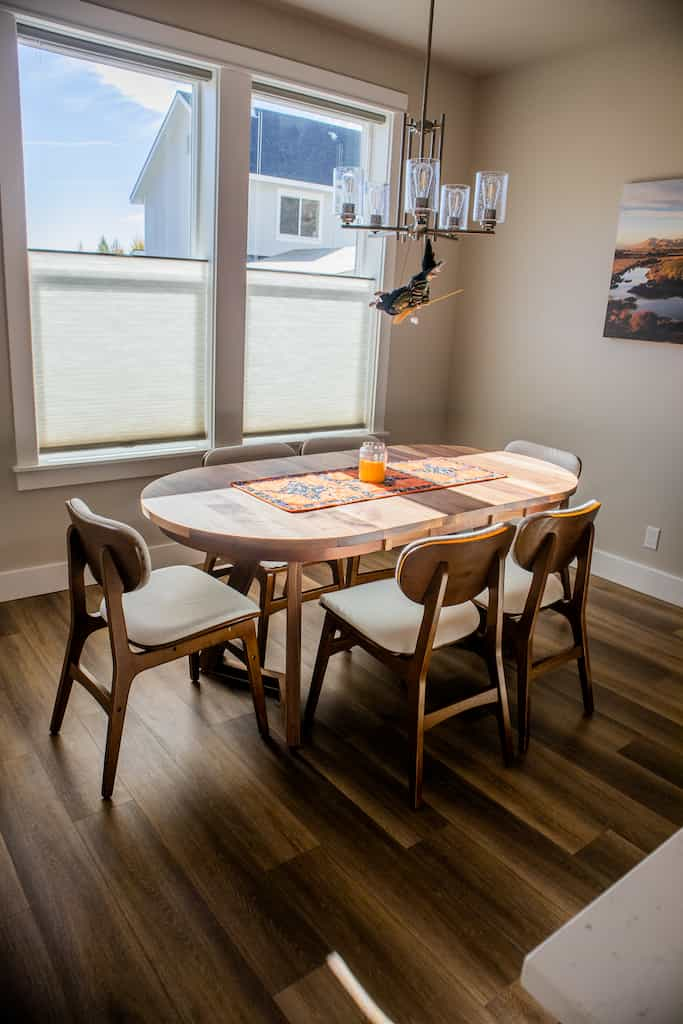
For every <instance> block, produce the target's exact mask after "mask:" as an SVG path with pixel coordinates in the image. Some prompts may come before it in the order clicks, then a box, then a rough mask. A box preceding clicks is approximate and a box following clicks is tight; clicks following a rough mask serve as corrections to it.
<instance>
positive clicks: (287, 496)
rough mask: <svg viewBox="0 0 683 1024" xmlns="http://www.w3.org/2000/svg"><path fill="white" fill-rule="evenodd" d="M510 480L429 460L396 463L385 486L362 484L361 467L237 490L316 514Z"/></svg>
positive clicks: (246, 484)
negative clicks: (450, 488) (463, 485)
mask: <svg viewBox="0 0 683 1024" xmlns="http://www.w3.org/2000/svg"><path fill="white" fill-rule="evenodd" d="M504 476H505V473H495V472H493V471H491V470H488V469H482V467H481V466H473V465H471V464H470V463H466V462H460V461H459V460H458V459H448V458H433V459H429V458H427V459H412V460H410V461H409V462H394V463H390V465H388V466H387V472H386V476H385V478H384V483H382V484H366V483H362V482H361V481H360V480H359V479H358V467H357V466H352V467H350V468H348V469H333V470H323V471H321V472H317V473H298V474H295V475H294V476H274V477H266V478H265V479H263V480H240V481H238V482H236V483H234V484H233V485H232V486H233V487H237V488H238V489H239V490H241V491H246V493H247V494H251V495H253V496H254V497H255V498H259V499H260V500H261V501H265V502H267V503H268V504H269V505H274V506H275V507H276V508H279V509H282V510H283V511H285V512H316V511H318V510H319V509H323V508H335V507H336V506H338V505H353V504H355V503H356V502H359V501H376V500H377V499H378V498H392V497H396V496H397V495H401V494H419V493H421V492H423V491H436V490H441V489H444V488H447V487H457V486H459V485H461V484H474V483H481V482H482V481H484V480H499V479H500V478H501V477H504Z"/></svg>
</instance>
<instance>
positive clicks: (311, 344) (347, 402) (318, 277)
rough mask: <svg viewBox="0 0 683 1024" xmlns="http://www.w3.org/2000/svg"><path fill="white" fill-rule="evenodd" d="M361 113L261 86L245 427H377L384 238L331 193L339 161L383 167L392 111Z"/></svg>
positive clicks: (252, 190)
mask: <svg viewBox="0 0 683 1024" xmlns="http://www.w3.org/2000/svg"><path fill="white" fill-rule="evenodd" d="M363 113H364V112H363V111H362V110H358V111H354V110H349V109H348V108H347V109H342V108H341V106H340V107H339V108H337V109H334V108H333V107H332V105H330V104H327V105H322V104H320V105H317V104H316V103H315V101H314V100H312V99H310V98H308V97H305V96H303V95H302V96H300V97H297V96H293V95H292V93H291V91H290V92H288V93H287V95H286V96H279V97H278V96H275V95H274V94H273V92H272V91H271V92H270V93H269V94H268V95H262V94H259V91H258V87H257V88H256V89H255V90H254V99H253V103H252V119H251V156H250V169H251V173H250V184H249V240H248V245H247V249H248V253H249V262H248V270H247V337H246V377H245V395H244V432H245V434H250V435H260V434H287V433H289V432H297V431H311V430H320V429H330V430H333V429H339V428H341V429H343V428H351V427H369V426H370V425H371V422H370V421H371V418H372V411H373V410H372V405H373V384H374V366H375V361H376V354H377V344H376V343H377V326H378V321H377V314H376V313H374V312H371V311H370V309H369V302H370V299H371V298H372V295H373V293H374V292H375V291H376V289H377V287H378V281H379V279H380V275H381V271H382V264H383V253H384V249H383V242H382V241H381V240H380V239H376V238H375V239H370V240H368V239H363V238H359V237H358V233H356V232H354V231H346V230H344V229H343V228H342V227H341V226H340V224H339V220H338V217H337V216H336V215H335V212H334V206H333V192H332V176H333V171H334V167H335V166H336V165H337V164H340V163H345V164H352V165H360V166H362V167H363V168H364V169H365V170H366V172H367V173H368V174H370V173H371V170H372V168H373V167H374V169H375V170H374V173H382V174H383V175H384V176H386V174H387V171H386V160H387V149H388V146H387V130H386V124H385V120H384V118H381V117H379V118H374V119H370V118H369V117H365V116H363ZM379 168H381V171H378V169H379ZM273 214H274V216H273Z"/></svg>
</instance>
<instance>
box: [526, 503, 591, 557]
mask: <svg viewBox="0 0 683 1024" xmlns="http://www.w3.org/2000/svg"><path fill="white" fill-rule="evenodd" d="M599 511H600V502H599V501H595V500H594V499H593V500H591V501H586V502H585V503H584V504H583V505H577V506H576V507H575V508H566V509H565V508H561V509H556V510H552V511H550V512H536V513H535V514H534V515H531V516H529V517H528V518H527V519H525V520H524V522H523V523H522V524H521V526H520V527H519V530H518V532H517V539H516V541H515V547H514V550H513V557H514V559H515V561H516V562H517V563H518V564H519V565H521V566H522V568H523V569H528V570H529V571H531V572H533V569H534V563H535V561H536V559H537V557H538V555H539V552H540V550H541V548H542V546H543V545H544V543H546V542H548V541H547V538H549V537H551V538H553V542H552V543H553V552H552V557H551V560H550V562H549V564H548V569H547V571H548V572H549V573H550V572H560V570H561V569H566V568H567V566H568V565H569V564H570V563H571V562H573V560H574V559H575V558H576V557H577V555H578V554H579V553H580V548H581V544H582V542H585V540H586V537H587V536H588V535H591V534H592V532H593V522H594V520H595V517H596V516H597V514H598V512H599ZM548 543H550V542H548Z"/></svg>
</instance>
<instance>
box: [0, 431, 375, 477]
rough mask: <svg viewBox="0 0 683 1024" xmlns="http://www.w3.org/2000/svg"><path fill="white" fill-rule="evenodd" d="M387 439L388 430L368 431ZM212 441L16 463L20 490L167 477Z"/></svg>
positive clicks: (294, 436) (288, 438)
mask: <svg viewBox="0 0 683 1024" xmlns="http://www.w3.org/2000/svg"><path fill="white" fill-rule="evenodd" d="M363 432H364V428H363V427H356V428H354V429H349V430H315V431H310V432H303V431H301V432H299V433H290V434H277V435H273V434H268V435H265V436H262V437H256V436H252V437H245V438H244V442H243V443H244V444H261V443H268V442H269V441H284V442H285V443H287V444H291V445H292V446H293V447H294V448H297V449H298V447H299V446H300V445H301V444H302V443H303V442H304V441H305V440H306V439H307V438H309V437H330V438H332V437H344V436H345V435H346V434H350V435H356V434H361V433H363ZM367 432H368V433H369V434H375V435H376V436H378V437H381V438H383V439H384V440H387V439H388V435H387V433H386V431H382V430H368V431H367ZM208 447H209V444H208V442H206V441H205V442H196V441H192V442H187V443H185V444H182V443H178V444H174V445H144V446H143V445H141V446H139V447H138V448H135V449H130V448H113V449H108V450H106V451H99V452H96V453H95V452H92V451H87V450H81V451H73V452H60V453H59V454H55V455H44V456H42V457H41V459H40V461H39V462H38V463H36V464H35V465H33V466H15V467H14V475H15V478H16V481H17V489H18V490H20V491H36V490H40V489H42V488H47V487H67V486H69V485H71V484H87V483H98V482H102V481H106V480H133V479H135V478H137V477H159V476H167V475H168V474H169V473H179V472H181V471H182V470H184V469H197V468H198V467H199V465H200V464H201V457H202V455H203V454H204V452H205V451H206V450H207V448H208Z"/></svg>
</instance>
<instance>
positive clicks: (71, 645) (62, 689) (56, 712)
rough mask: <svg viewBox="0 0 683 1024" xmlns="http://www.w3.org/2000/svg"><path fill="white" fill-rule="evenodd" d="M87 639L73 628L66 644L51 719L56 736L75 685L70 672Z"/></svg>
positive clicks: (79, 656)
mask: <svg viewBox="0 0 683 1024" xmlns="http://www.w3.org/2000/svg"><path fill="white" fill-rule="evenodd" d="M86 639H87V637H86V636H85V635H84V634H82V633H80V632H75V631H74V630H73V629H72V630H71V633H70V635H69V641H68V643H67V645H66V653H65V655H64V664H63V665H62V674H61V676H60V677H59V686H58V687H57V694H56V696H55V703H54V707H53V709H52V718H51V719H50V732H51V733H52V735H53V736H56V735H57V733H58V732H59V730H60V729H61V727H62V722H63V721H64V712H65V711H66V706H67V704H68V703H69V697H70V696H71V687H72V686H73V679H72V678H71V674H70V673H71V666H72V665H78V663H79V661H80V659H81V654H82V653H83V648H84V646H85V641H86Z"/></svg>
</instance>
